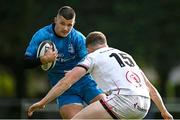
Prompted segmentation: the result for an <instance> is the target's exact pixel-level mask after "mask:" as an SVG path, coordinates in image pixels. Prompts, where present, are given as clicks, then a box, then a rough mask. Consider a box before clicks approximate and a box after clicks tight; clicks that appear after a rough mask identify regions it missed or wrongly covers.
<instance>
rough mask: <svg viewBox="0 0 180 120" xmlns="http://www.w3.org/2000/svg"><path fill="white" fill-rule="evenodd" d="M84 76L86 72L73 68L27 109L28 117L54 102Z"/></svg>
mask: <svg viewBox="0 0 180 120" xmlns="http://www.w3.org/2000/svg"><path fill="white" fill-rule="evenodd" d="M85 74H86V70H85V69H84V68H83V67H75V68H73V69H72V70H71V71H70V72H68V73H66V74H65V77H64V78H62V79H61V80H59V82H58V83H57V84H56V85H55V86H54V87H53V88H52V89H51V90H50V91H49V92H48V94H47V95H46V96H45V97H44V98H43V99H42V100H40V101H39V102H37V103H35V104H33V105H32V106H30V107H29V109H28V116H29V117H30V116H32V114H33V112H34V111H36V110H38V109H41V108H44V106H45V105H46V104H48V103H49V102H51V101H52V100H54V99H55V98H56V97H58V96H59V95H61V94H63V93H64V92H65V91H66V90H67V89H69V88H70V87H71V85H73V84H74V83H75V82H76V81H78V80H79V79H80V78H81V77H82V76H84V75H85Z"/></svg>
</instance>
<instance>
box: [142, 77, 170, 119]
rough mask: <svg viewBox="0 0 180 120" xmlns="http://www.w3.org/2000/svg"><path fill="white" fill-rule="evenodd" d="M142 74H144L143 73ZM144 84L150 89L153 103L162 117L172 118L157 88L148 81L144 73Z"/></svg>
mask: <svg viewBox="0 0 180 120" xmlns="http://www.w3.org/2000/svg"><path fill="white" fill-rule="evenodd" d="M143 75H144V74H143ZM144 78H145V82H146V85H147V87H148V89H149V91H150V97H151V99H152V101H153V102H154V103H155V105H156V106H157V108H158V109H159V111H160V112H161V115H162V117H163V118H164V119H173V117H172V115H171V114H170V113H169V112H168V110H167V109H166V107H165V105H164V102H163V100H162V97H161V95H160V94H159V92H158V91H157V89H156V88H155V87H154V86H153V85H152V84H151V83H150V81H149V80H148V79H147V77H146V76H145V75H144Z"/></svg>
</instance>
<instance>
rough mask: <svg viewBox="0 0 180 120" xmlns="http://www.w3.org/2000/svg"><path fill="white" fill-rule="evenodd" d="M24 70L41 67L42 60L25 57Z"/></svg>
mask: <svg viewBox="0 0 180 120" xmlns="http://www.w3.org/2000/svg"><path fill="white" fill-rule="evenodd" d="M23 62H24V68H25V69H27V68H34V67H37V66H39V65H42V63H41V60H40V58H31V57H28V56H24V61H23Z"/></svg>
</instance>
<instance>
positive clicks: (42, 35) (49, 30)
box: [32, 24, 52, 39]
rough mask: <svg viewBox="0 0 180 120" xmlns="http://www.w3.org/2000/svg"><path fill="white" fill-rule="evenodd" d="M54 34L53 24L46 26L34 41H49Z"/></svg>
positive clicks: (36, 35)
mask: <svg viewBox="0 0 180 120" xmlns="http://www.w3.org/2000/svg"><path fill="white" fill-rule="evenodd" d="M51 33H52V24H50V25H47V26H44V27H42V28H40V29H39V30H37V31H36V32H35V33H34V35H33V37H32V39H48V38H49V37H50V35H51Z"/></svg>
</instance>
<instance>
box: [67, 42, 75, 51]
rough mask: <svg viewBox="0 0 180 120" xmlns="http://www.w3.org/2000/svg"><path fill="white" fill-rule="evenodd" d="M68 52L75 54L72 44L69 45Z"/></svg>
mask: <svg viewBox="0 0 180 120" xmlns="http://www.w3.org/2000/svg"><path fill="white" fill-rule="evenodd" d="M68 52H69V53H74V48H73V45H72V43H70V44H69V45H68Z"/></svg>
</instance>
